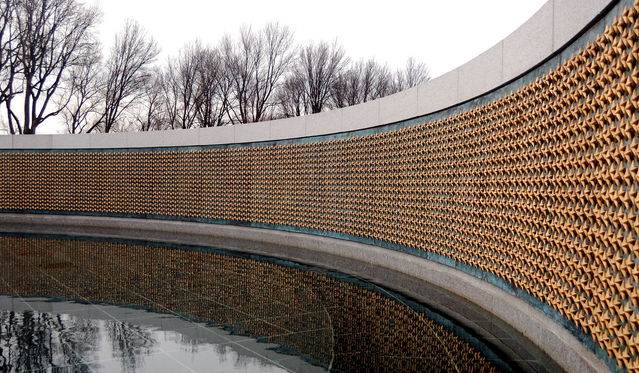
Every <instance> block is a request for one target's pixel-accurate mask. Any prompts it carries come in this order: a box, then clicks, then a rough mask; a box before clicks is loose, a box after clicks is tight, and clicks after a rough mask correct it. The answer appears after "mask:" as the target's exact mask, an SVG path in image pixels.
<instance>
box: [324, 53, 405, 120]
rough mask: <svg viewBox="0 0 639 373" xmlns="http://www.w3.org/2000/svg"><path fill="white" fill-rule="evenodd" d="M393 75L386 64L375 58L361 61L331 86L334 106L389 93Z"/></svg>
mask: <svg viewBox="0 0 639 373" xmlns="http://www.w3.org/2000/svg"><path fill="white" fill-rule="evenodd" d="M392 84H393V77H392V75H391V73H390V70H389V69H388V67H386V66H382V65H380V64H378V63H377V61H375V60H374V59H369V60H368V61H359V62H357V63H356V64H354V65H352V66H350V67H349V68H348V69H346V70H345V71H344V72H343V73H342V74H340V75H339V77H338V79H337V80H336V81H335V84H334V85H333V87H332V88H331V97H332V102H333V106H334V107H338V108H341V107H345V106H351V105H356V104H359V103H362V102H366V101H370V100H374V99H376V98H380V97H384V96H386V95H387V94H389V92H390V89H391V86H392Z"/></svg>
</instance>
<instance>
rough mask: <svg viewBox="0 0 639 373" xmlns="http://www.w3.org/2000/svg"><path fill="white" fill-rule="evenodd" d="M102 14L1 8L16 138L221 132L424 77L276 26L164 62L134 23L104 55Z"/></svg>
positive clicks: (52, 1)
mask: <svg viewBox="0 0 639 373" xmlns="http://www.w3.org/2000/svg"><path fill="white" fill-rule="evenodd" d="M100 15H101V13H100V10H99V9H98V8H97V7H95V6H94V7H91V6H87V5H85V4H82V3H79V2H78V1H76V0H0V114H1V115H2V121H3V122H4V125H5V126H6V127H7V128H8V130H9V132H10V133H12V134H33V133H35V132H36V129H37V128H38V126H39V125H41V124H42V123H43V122H45V121H46V120H50V118H52V117H59V118H62V122H63V123H64V124H65V125H66V126H67V130H68V132H69V133H81V132H112V131H151V130H163V129H175V128H192V127H214V126H221V125H227V124H237V123H250V122H259V121H264V120H271V119H278V118H286V117H294V116H300V115H307V114H312V113H319V112H322V111H325V110H330V109H334V108H342V107H346V106H350V105H355V104H359V103H362V102H366V101H369V100H373V99H376V98H380V97H383V96H386V95H389V94H392V93H395V92H399V91H402V90H404V89H407V88H410V87H413V86H415V85H417V84H419V83H421V82H423V81H426V80H428V79H429V72H428V68H427V67H426V65H425V64H423V63H418V62H416V61H415V60H414V59H412V58H409V59H408V60H407V63H406V66H405V67H404V68H402V69H398V70H392V69H391V68H389V67H388V66H386V65H383V64H380V63H379V62H377V61H376V60H375V59H372V58H371V59H368V60H358V61H352V60H351V59H350V58H349V57H348V56H347V55H346V52H345V50H344V48H343V47H342V46H341V45H339V44H338V43H337V42H332V43H329V42H325V41H320V42H309V43H307V44H298V43H296V42H295V40H294V35H293V31H292V30H291V29H290V28H288V27H286V26H283V25H280V24H279V23H270V24H267V25H265V26H264V27H262V28H260V29H254V28H252V27H248V26H246V27H242V28H241V29H240V30H239V33H238V34H237V35H233V36H231V35H227V36H224V37H223V38H222V39H221V41H220V42H219V43H218V44H217V45H215V46H206V45H203V44H202V43H200V42H199V41H194V42H192V43H190V44H188V45H186V46H184V47H183V48H182V49H181V50H180V51H179V53H177V55H176V56H172V57H170V58H168V60H167V61H166V62H165V63H162V64H160V63H158V62H157V57H158V55H159V53H160V48H159V46H158V45H157V42H156V41H155V40H154V39H153V38H152V36H150V35H148V34H147V33H146V32H145V30H144V29H143V28H142V27H141V26H140V25H139V24H138V23H137V22H136V21H133V20H128V21H127V22H126V23H125V25H124V27H123V29H122V30H121V31H120V32H119V33H117V34H116V36H115V40H114V42H113V44H112V45H111V46H110V48H109V50H108V52H107V53H106V55H103V48H102V45H101V44H100V42H99V41H98V39H97V31H96V27H97V25H98V24H99V22H100Z"/></svg>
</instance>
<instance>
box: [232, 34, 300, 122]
mask: <svg viewBox="0 0 639 373" xmlns="http://www.w3.org/2000/svg"><path fill="white" fill-rule="evenodd" d="M292 41H293V34H292V32H291V31H290V30H289V29H288V28H287V27H283V26H280V25H279V24H277V23H272V24H268V25H266V27H264V28H263V29H262V30H260V31H259V32H254V31H253V30H251V29H250V28H246V27H245V28H242V29H241V30H240V37H239V39H238V40H232V39H231V38H230V37H226V38H224V40H223V42H222V48H221V50H222V53H223V56H224V62H225V71H226V73H227V74H229V76H230V77H231V83H232V85H231V88H232V89H231V94H232V99H233V101H232V105H231V107H230V108H229V113H230V117H231V120H232V121H233V122H235V123H250V122H259V121H261V120H265V119H270V118H271V116H272V115H271V114H272V110H273V108H274V107H275V104H276V103H275V100H273V93H274V92H275V91H276V90H277V89H278V87H279V86H280V85H281V84H282V77H283V75H284V74H285V72H286V71H287V69H288V67H289V65H290V63H291V60H292V57H293V55H292V53H291V46H292Z"/></svg>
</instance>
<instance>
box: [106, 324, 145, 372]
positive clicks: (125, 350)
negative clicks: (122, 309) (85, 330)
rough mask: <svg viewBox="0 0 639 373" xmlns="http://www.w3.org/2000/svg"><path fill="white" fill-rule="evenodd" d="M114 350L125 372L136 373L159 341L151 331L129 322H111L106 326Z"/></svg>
mask: <svg viewBox="0 0 639 373" xmlns="http://www.w3.org/2000/svg"><path fill="white" fill-rule="evenodd" d="M104 328H105V329H106V332H107V335H108V337H109V339H110V341H111V346H112V348H113V357H115V358H118V359H120V363H121V364H122V371H123V372H135V371H136V369H137V368H138V367H140V366H141V365H142V362H143V358H144V355H150V354H151V353H152V352H153V347H154V345H155V344H156V343H157V341H156V340H155V339H154V338H153V336H152V335H151V333H150V331H148V330H145V329H144V328H143V327H141V326H139V325H133V324H130V323H127V322H119V321H109V322H107V323H106V324H105V325H104Z"/></svg>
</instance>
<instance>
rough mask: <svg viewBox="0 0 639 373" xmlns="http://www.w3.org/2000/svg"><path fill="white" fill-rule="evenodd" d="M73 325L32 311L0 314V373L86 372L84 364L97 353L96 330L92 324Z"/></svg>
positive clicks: (57, 316) (61, 318) (85, 321)
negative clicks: (71, 368) (33, 372)
mask: <svg viewBox="0 0 639 373" xmlns="http://www.w3.org/2000/svg"><path fill="white" fill-rule="evenodd" d="M74 321H75V320H72V319H71V320H69V319H65V318H64V317H62V316H61V315H50V314H47V313H39V312H32V311H27V312H24V313H15V312H0V372H23V371H31V370H53V371H57V370H58V368H61V367H68V366H74V368H75V371H80V372H83V371H89V368H88V367H87V366H86V365H85V363H84V361H86V360H88V358H89V356H88V354H91V353H92V352H93V351H95V349H96V345H97V343H98V339H97V333H96V331H97V327H96V326H95V324H94V322H93V321H91V320H82V321H81V322H80V323H74ZM67 324H70V326H69V327H67Z"/></svg>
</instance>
